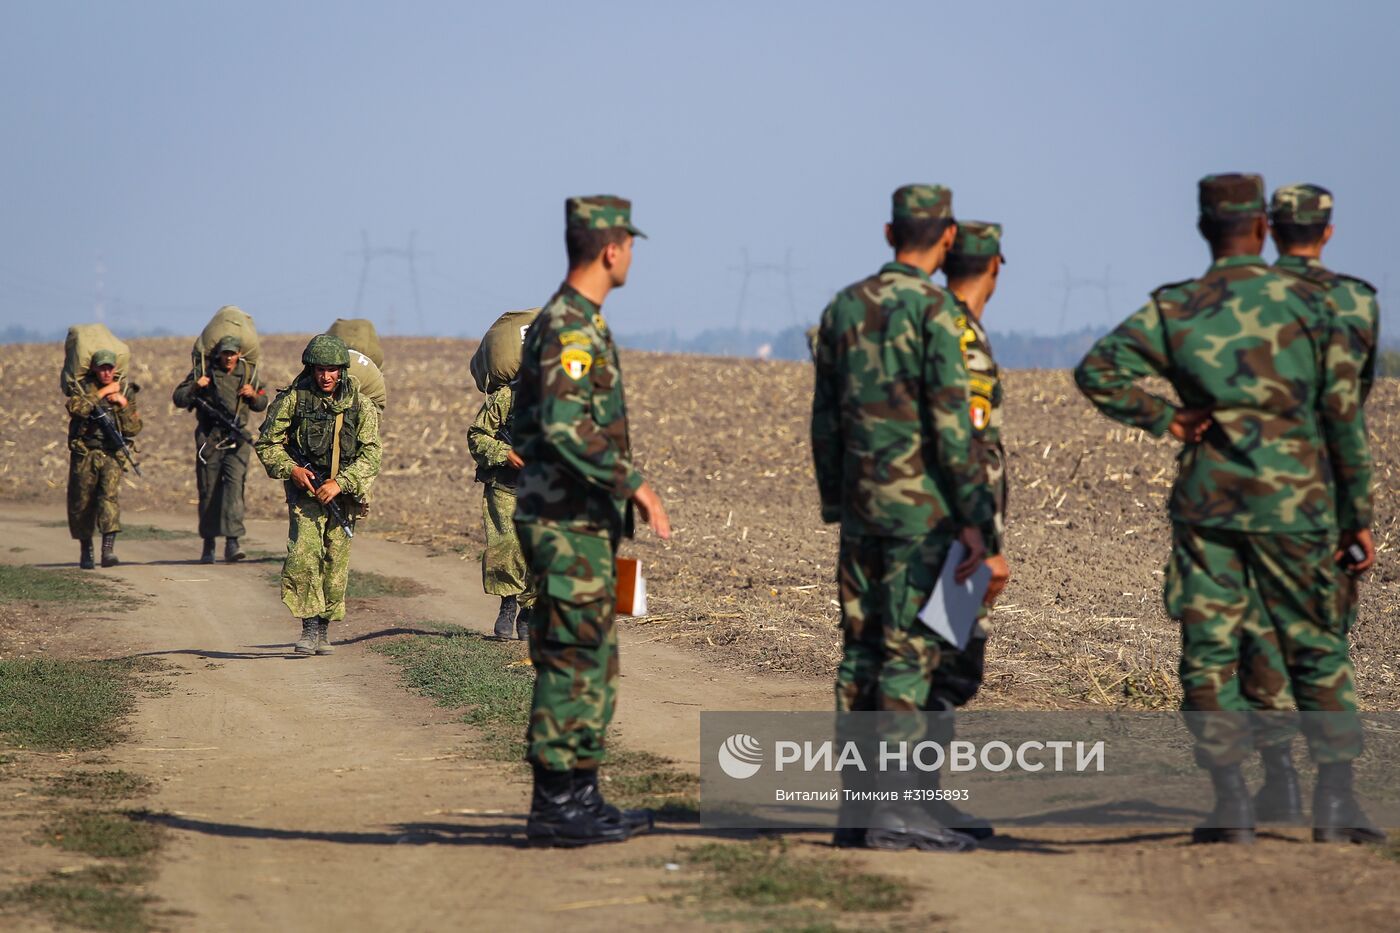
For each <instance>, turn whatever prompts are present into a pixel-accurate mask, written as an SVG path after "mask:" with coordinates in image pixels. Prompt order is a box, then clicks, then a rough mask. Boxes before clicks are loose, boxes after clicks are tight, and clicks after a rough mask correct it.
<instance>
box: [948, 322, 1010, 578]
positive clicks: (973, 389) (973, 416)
mask: <svg viewBox="0 0 1400 933" xmlns="http://www.w3.org/2000/svg"><path fill="white" fill-rule="evenodd" d="M953 300H954V301H955V302H957V307H958V312H959V315H960V318H959V320H960V323H961V325H962V329H963V332H962V339H961V344H962V352H963V363H964V365H966V366H967V391H968V419H969V420H970V421H971V422H972V453H973V459H974V460H975V462H976V463H977V468H978V469H979V470H980V471H981V474H982V482H983V483H984V484H985V485H986V486H987V488H989V489H991V491H992V499H993V501H994V502H995V503H996V516H995V518H994V525H995V527H996V534H995V535H994V536H992V537H990V538H988V539H987V551H988V552H989V553H991V554H1000V553H1002V552H1003V550H1004V549H1005V539H1006V500H1007V492H1008V484H1007V477H1006V448H1005V447H1004V446H1003V445H1002V442H1001V423H1002V413H1001V402H1002V387H1001V369H1000V367H998V366H997V361H996V358H995V357H993V356H992V342H991V341H990V340H988V339H987V332H986V331H985V330H984V329H983V328H982V322H981V321H979V320H977V318H976V317H974V316H973V315H972V313H971V312H970V311H968V310H967V306H966V305H964V304H963V303H962V302H961V301H960V300H959V299H958V297H957V296H956V295H954V296H953Z"/></svg>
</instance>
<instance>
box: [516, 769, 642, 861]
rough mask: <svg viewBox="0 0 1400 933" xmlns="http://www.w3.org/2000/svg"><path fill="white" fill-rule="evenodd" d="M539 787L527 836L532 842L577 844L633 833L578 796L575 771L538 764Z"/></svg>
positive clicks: (619, 838)
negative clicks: (594, 810)
mask: <svg viewBox="0 0 1400 933" xmlns="http://www.w3.org/2000/svg"><path fill="white" fill-rule="evenodd" d="M532 767H533V768H534V772H535V790H534V793H533V795H532V796H531V798H530V818H529V820H528V821H527V822H526V824H525V838H526V840H528V841H529V843H530V845H535V846H562V847H565V848H574V847H576V846H588V845H593V844H595V843H599V842H623V841H625V840H626V839H627V837H628V836H629V835H630V834H629V833H628V832H627V827H626V826H623V825H622V823H620V822H608V821H604V820H600V819H598V818H597V817H596V816H594V815H593V814H592V813H591V812H590V811H589V810H588V809H586V808H585V807H584V806H583V805H582V804H580V803H579V802H578V800H577V799H575V797H574V773H573V772H572V771H551V770H549V769H548V768H544V767H541V766H540V765H538V764H536V765H533V766H532Z"/></svg>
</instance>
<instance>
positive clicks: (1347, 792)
mask: <svg viewBox="0 0 1400 933" xmlns="http://www.w3.org/2000/svg"><path fill="white" fill-rule="evenodd" d="M1385 838H1386V837H1385V833H1384V832H1382V831H1381V829H1380V828H1379V827H1377V826H1376V825H1375V824H1374V823H1372V822H1371V819H1370V817H1368V816H1367V815H1366V813H1365V811H1363V810H1362V809H1361V804H1360V803H1359V802H1358V801H1357V799H1356V792H1355V791H1354V790H1353V788H1352V770H1351V762H1349V761H1339V762H1336V763H1335V764H1327V765H1318V766H1317V786H1316V787H1314V788H1313V842H1355V843H1363V844H1364V843H1371V844H1373V845H1382V844H1384V842H1385Z"/></svg>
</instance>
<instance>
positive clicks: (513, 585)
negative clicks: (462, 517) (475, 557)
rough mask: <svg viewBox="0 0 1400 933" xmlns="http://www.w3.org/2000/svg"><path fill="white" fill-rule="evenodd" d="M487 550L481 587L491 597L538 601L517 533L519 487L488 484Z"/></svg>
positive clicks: (526, 603) (484, 516)
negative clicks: (513, 597)
mask: <svg viewBox="0 0 1400 933" xmlns="http://www.w3.org/2000/svg"><path fill="white" fill-rule="evenodd" d="M481 512H482V524H484V525H485V528H486V549H485V550H484V551H483V552H482V554H481V588H482V590H483V591H484V592H485V593H486V594H487V595H488V596H515V597H518V599H519V603H520V605H521V606H524V607H526V608H529V607H530V606H533V605H534V604H535V586H534V578H533V577H532V575H531V574H530V568H529V567H527V566H526V564H525V553H524V552H523V551H522V550H521V549H520V536H519V535H517V534H516V533H515V490H514V489H511V488H510V487H509V486H497V485H496V484H495V483H487V484H486V493H485V500H484V501H483V502H482V509H481Z"/></svg>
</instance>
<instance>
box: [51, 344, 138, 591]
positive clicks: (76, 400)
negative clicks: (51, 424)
mask: <svg viewBox="0 0 1400 933" xmlns="http://www.w3.org/2000/svg"><path fill="white" fill-rule="evenodd" d="M116 367H117V355H116V354H115V353H113V352H112V351H111V350H98V351H97V352H96V353H94V354H93V355H92V363H91V364H90V365H89V367H88V371H87V373H86V374H85V375H84V376H83V378H82V379H81V380H80V381H79V382H78V384H77V391H76V392H75V393H74V394H73V395H71V396H69V398H68V401H67V407H68V450H69V457H68V531H69V533H70V534H71V535H72V536H73V537H74V538H76V539H77V541H78V546H79V548H80V556H79V559H78V566H80V567H82V568H83V569H84V570H92V569H93V567H94V566H95V563H94V561H93V554H92V536H93V532H94V531H101V532H102V566H103V567H115V566H116V565H117V564H119V563H121V561H120V560H119V559H118V558H117V554H116V546H117V533H118V532H120V531H121V530H122V524H121V506H120V505H119V504H118V502H117V494H118V493H119V492H120V491H121V482H122V473H123V472H124V471H125V469H126V467H127V465H128V463H127V461H128V459H129V456H130V455H129V453H127V452H124V451H123V444H122V442H121V440H120V439H119V438H131V437H135V436H136V435H137V434H139V433H141V413H140V412H138V411H137V410H136V394H137V393H138V392H139V391H140V390H141V387H140V386H137V385H134V384H133V385H129V386H128V385H123V384H122V383H121V382H120V380H118V379H117V369H116ZM103 418H107V419H110V420H109V421H108V422H107V424H108V425H109V426H111V425H115V430H116V432H117V434H116V435H114V433H113V432H112V431H111V430H110V429H107V430H104V428H103V424H102V419H103ZM118 435H119V436H118Z"/></svg>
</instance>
